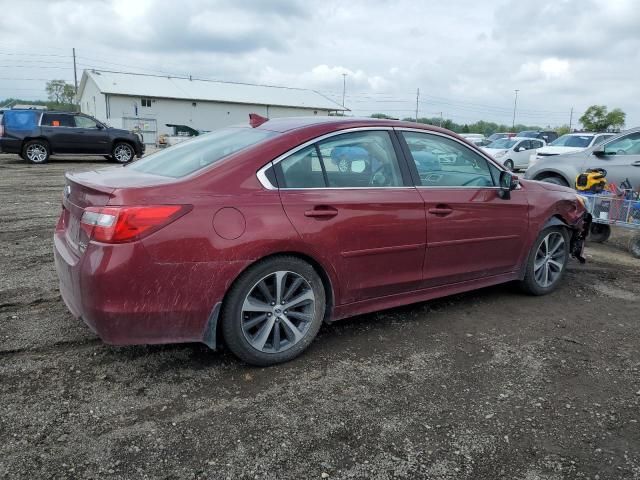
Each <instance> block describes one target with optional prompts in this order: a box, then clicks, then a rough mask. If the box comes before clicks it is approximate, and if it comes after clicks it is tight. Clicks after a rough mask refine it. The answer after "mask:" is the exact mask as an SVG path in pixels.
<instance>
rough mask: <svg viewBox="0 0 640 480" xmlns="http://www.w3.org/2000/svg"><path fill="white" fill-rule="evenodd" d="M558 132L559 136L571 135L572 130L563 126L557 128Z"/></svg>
mask: <svg viewBox="0 0 640 480" xmlns="http://www.w3.org/2000/svg"><path fill="white" fill-rule="evenodd" d="M556 132H558V136H559V137H561V136H562V135H566V134H567V133H571V129H570V128H569V125H562V126H561V127H558V128H556Z"/></svg>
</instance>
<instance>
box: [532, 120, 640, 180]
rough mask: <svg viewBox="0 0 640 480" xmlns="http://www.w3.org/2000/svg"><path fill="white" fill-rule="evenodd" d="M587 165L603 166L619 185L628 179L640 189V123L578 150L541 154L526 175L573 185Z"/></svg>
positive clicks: (593, 166) (589, 166)
mask: <svg viewBox="0 0 640 480" xmlns="http://www.w3.org/2000/svg"><path fill="white" fill-rule="evenodd" d="M588 168H604V169H605V170H606V171H607V180H608V181H609V182H614V183H616V184H618V185H619V184H621V183H623V182H624V181H625V180H628V181H629V183H630V184H631V185H632V187H633V188H634V189H636V190H637V189H639V188H640V127H639V128H634V129H631V130H627V131H625V132H622V133H620V134H618V135H614V136H613V137H611V138H608V139H606V140H604V142H603V143H600V144H598V145H592V146H591V147H589V148H587V149H585V150H582V151H579V152H576V153H566V154H563V155H555V156H553V157H544V158H541V159H539V160H537V161H536V162H535V163H534V164H533V165H532V166H531V167H529V169H528V170H527V172H526V175H525V177H526V178H529V179H533V180H542V181H544V182H549V183H555V184H557V185H565V186H571V187H573V186H575V181H576V177H577V176H578V175H579V174H581V173H583V172H584V171H585V170H587V169H588Z"/></svg>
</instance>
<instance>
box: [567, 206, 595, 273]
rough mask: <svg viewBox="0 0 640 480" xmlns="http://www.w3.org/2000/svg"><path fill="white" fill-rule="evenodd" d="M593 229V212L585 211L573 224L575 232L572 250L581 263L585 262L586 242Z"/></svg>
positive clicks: (572, 239)
mask: <svg viewBox="0 0 640 480" xmlns="http://www.w3.org/2000/svg"><path fill="white" fill-rule="evenodd" d="M590 229H591V214H590V213H588V212H585V213H584V214H583V215H582V216H581V218H580V220H579V221H578V222H577V223H576V224H575V225H573V234H572V235H571V243H570V250H571V256H572V257H573V258H575V259H577V260H578V261H579V262H580V263H585V262H586V259H585V258H584V255H583V254H584V242H585V240H586V239H587V236H588V235H589V230H590Z"/></svg>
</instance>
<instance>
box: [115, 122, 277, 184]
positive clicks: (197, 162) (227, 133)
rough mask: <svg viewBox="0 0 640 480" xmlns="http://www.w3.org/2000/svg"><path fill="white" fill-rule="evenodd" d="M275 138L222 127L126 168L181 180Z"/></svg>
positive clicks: (271, 134)
mask: <svg viewBox="0 0 640 480" xmlns="http://www.w3.org/2000/svg"><path fill="white" fill-rule="evenodd" d="M276 135H278V133H277V132H272V131H269V130H258V129H254V128H223V129H220V130H216V131H214V132H211V133H207V134H205V135H200V136H198V137H195V138H194V139H193V140H189V141H188V142H182V143H178V144H177V145H174V146H172V147H169V148H167V149H166V150H160V151H158V152H156V153H154V154H152V155H148V156H146V157H144V158H143V159H141V160H138V161H137V162H133V163H130V164H129V165H128V166H127V168H131V169H132V170H136V171H138V172H144V173H151V174H153V175H161V176H165V177H173V178H180V177H184V176H186V175H189V174H191V173H194V172H196V171H198V170H200V169H203V168H205V167H208V166H209V165H211V164H213V163H215V162H217V161H219V160H221V159H223V158H225V157H228V156H229V155H231V154H233V153H236V152H238V151H240V150H243V149H245V148H248V147H251V146H254V145H256V144H258V143H260V142H263V141H265V140H267V139H269V138H272V137H275V136H276Z"/></svg>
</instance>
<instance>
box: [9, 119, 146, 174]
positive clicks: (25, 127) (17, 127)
mask: <svg viewBox="0 0 640 480" xmlns="http://www.w3.org/2000/svg"><path fill="white" fill-rule="evenodd" d="M144 150H145V146H144V143H142V139H141V138H140V136H139V135H137V134H134V133H132V132H129V131H127V130H120V129H116V128H111V127H109V126H107V125H105V124H103V123H102V122H99V121H98V120H96V119H95V118H93V117H90V116H88V115H84V114H82V113H75V112H55V111H39V110H20V109H15V110H14V109H12V110H6V111H5V112H4V115H3V116H2V119H1V120H0V152H2V153H17V154H19V155H20V156H21V157H22V158H23V159H25V160H27V161H29V162H31V163H46V162H47V161H48V160H49V157H50V156H51V155H56V154H82V155H101V156H108V157H109V158H111V159H113V160H115V161H117V162H120V163H127V162H130V161H131V160H133V159H134V157H135V156H138V157H141V156H142V155H143V154H144Z"/></svg>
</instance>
